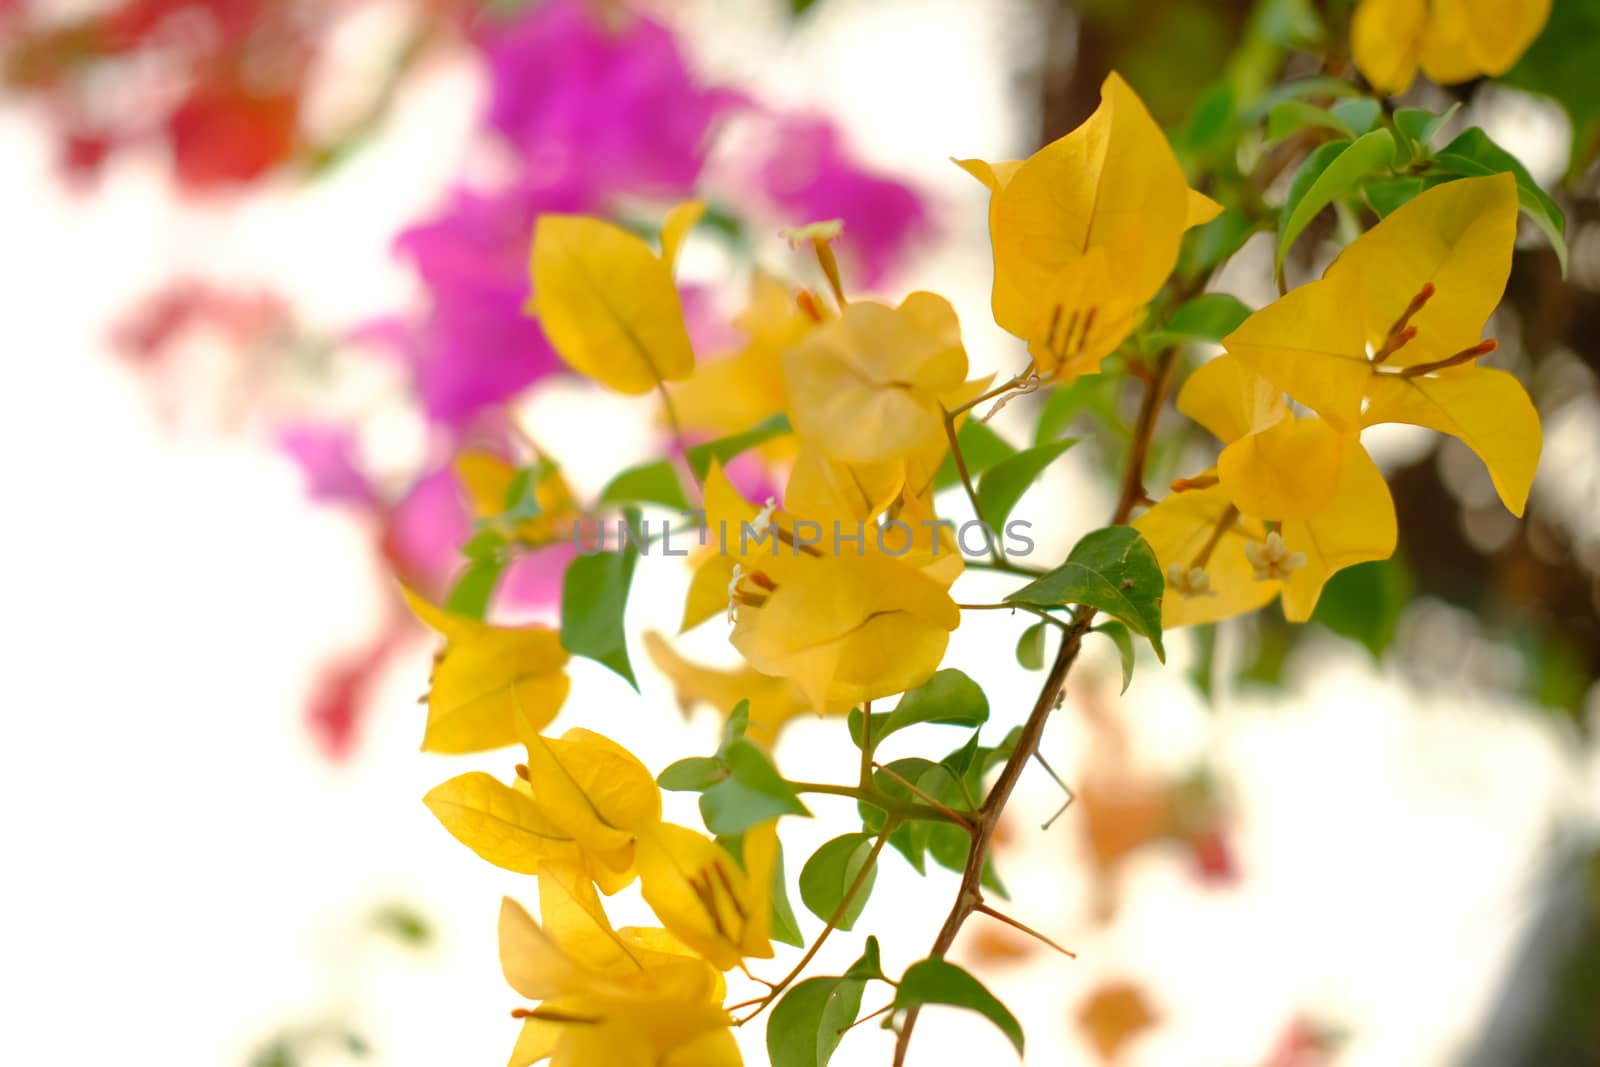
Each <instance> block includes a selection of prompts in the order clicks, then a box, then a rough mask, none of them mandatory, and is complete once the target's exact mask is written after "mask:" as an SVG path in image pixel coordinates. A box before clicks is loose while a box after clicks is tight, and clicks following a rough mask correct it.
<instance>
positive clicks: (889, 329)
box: [783, 292, 967, 464]
mask: <svg viewBox="0 0 1600 1067" xmlns="http://www.w3.org/2000/svg"><path fill="white" fill-rule="evenodd" d="M966 377H967V353H966V349H964V348H963V347H962V346H961V324H960V323H959V322H958V321H957V319H956V313H955V310H954V309H953V308H951V306H950V304H949V302H948V301H947V300H945V299H944V298H943V297H941V296H935V295H934V294H932V293H922V292H918V293H912V294H911V295H910V296H908V297H906V298H905V300H904V301H902V302H901V304H900V306H899V307H897V308H895V307H889V306H888V305H886V304H879V303H876V302H874V301H870V300H861V301H854V302H852V303H849V304H846V305H845V306H844V308H843V309H842V311H841V313H840V315H839V317H838V318H837V319H834V320H833V321H831V322H828V323H826V324H824V325H822V326H819V327H818V328H817V329H815V330H813V331H812V332H811V333H809V334H808V335H807V336H806V337H805V339H804V340H802V341H801V342H800V343H799V344H797V345H795V346H793V347H791V348H789V349H788V350H787V351H785V352H784V354H783V378H784V385H785V388H786V390H787V393H788V398H789V419H790V422H791V423H792V424H793V425H794V429H795V432H796V433H798V434H799V435H800V437H801V438H802V439H803V440H804V441H806V442H807V443H808V444H812V445H814V446H815V447H816V448H818V449H819V450H821V451H822V452H823V453H825V454H826V455H828V456H829V457H831V458H833V459H836V460H840V461H842V462H846V463H852V464H866V463H881V462H884V461H888V460H895V459H902V458H904V457H905V456H908V455H910V454H911V453H913V452H915V451H917V450H918V449H919V448H921V447H924V446H926V445H927V443H928V442H929V441H937V440H940V439H942V438H943V435H944V405H945V404H946V402H949V403H952V404H954V403H959V401H955V400H953V399H952V398H953V397H955V396H957V395H960V394H962V390H963V386H964V385H965V384H966Z"/></svg>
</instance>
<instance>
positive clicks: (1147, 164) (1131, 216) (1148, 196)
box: [957, 73, 1222, 378]
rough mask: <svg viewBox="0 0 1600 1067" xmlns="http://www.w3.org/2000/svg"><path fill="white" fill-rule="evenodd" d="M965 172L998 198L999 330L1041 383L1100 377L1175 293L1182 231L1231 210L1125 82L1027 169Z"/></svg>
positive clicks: (1112, 84) (1112, 86) (968, 164)
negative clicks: (1155, 301)
mask: <svg viewBox="0 0 1600 1067" xmlns="http://www.w3.org/2000/svg"><path fill="white" fill-rule="evenodd" d="M957 162H958V163H959V164H960V166H961V167H963V168H964V169H965V170H966V171H967V172H968V173H970V174H972V175H973V176H974V177H976V178H977V179H978V180H979V181H981V182H983V183H984V185H986V186H988V188H989V193H990V196H989V237H990V241H991V243H992V244H993V246H994V292H993V303H994V317H995V321H996V322H998V323H999V324H1000V326H1001V327H1002V328H1003V329H1005V330H1007V331H1009V332H1010V333H1013V334H1015V335H1016V336H1018V337H1020V338H1022V339H1023V340H1024V341H1027V342H1028V351H1029V354H1030V355H1032V356H1033V360H1034V366H1035V367H1036V368H1037V369H1038V371H1039V373H1040V374H1042V375H1051V374H1056V375H1059V376H1060V377H1062V378H1070V377H1074V376H1076V375H1079V374H1092V373H1094V372H1095V371H1096V370H1098V369H1099V366H1100V361H1101V360H1102V359H1103V358H1104V357H1105V356H1106V355H1108V354H1109V353H1110V352H1112V351H1113V350H1114V349H1115V348H1116V347H1117V346H1118V345H1119V344H1121V343H1122V341H1123V339H1124V338H1125V337H1127V336H1128V332H1129V331H1130V330H1132V329H1133V327H1134V326H1135V325H1136V324H1137V322H1138V317H1139V315H1140V313H1141V310H1142V309H1143V307H1144V305H1145V304H1147V303H1149V301H1150V299H1151V298H1152V297H1154V296H1155V295H1156V293H1157V292H1158V291H1159V290H1160V289H1161V287H1162V285H1164V284H1165V283H1166V280H1167V277H1168V276H1169V275H1170V274H1171V273H1172V269H1173V267H1174V266H1176V265H1177V262H1178V243H1179V239H1180V238H1181V237H1182V236H1183V231H1184V230H1186V229H1188V228H1189V227H1191V226H1197V225H1199V224H1200V223H1202V222H1206V221H1209V220H1210V219H1212V218H1215V217H1216V215H1217V214H1218V213H1219V212H1221V210H1222V208H1221V206H1220V205H1219V204H1217V203H1216V202H1214V201H1212V200H1211V199H1209V198H1208V197H1206V196H1203V195H1202V194H1200V193H1198V192H1195V191H1194V190H1192V189H1190V188H1189V185H1188V183H1187V182H1186V181H1185V180H1184V176H1183V171H1182V169H1181V168H1180V167H1179V166H1178V160H1177V157H1176V156H1174V155H1173V154H1172V148H1171V147H1170V146H1169V145H1168V144H1167V140H1166V137H1165V135H1164V134H1163V133H1162V132H1161V128H1160V127H1159V126H1157V125H1156V122H1155V120H1154V119H1153V118H1151V116H1150V112H1149V111H1148V110H1147V109H1146V108H1145V106H1144V102H1143V101H1142V100H1140V99H1139V96H1138V94H1137V93H1135V92H1134V91H1133V89H1132V88H1130V87H1129V85H1128V83H1127V82H1125V81H1123V79H1122V77H1121V76H1120V75H1118V74H1115V73H1112V74H1110V75H1108V76H1107V77H1106V80H1105V82H1104V83H1103V84H1102V85H1101V87H1100V106H1099V107H1098V108H1097V109H1096V110H1095V112H1094V114H1093V115H1091V116H1089V118H1088V120H1087V121H1085V122H1084V123H1083V125H1081V126H1079V127H1078V128H1077V129H1075V130H1073V131H1072V132H1071V133H1069V134H1067V135H1066V136H1065V137H1062V138H1060V139H1059V140H1057V141H1055V142H1053V143H1051V144H1049V145H1046V146H1045V147H1044V148H1042V149H1040V150H1039V151H1038V152H1036V153H1034V154H1033V155H1032V156H1031V157H1029V158H1028V159H1027V160H1026V161H1022V162H1016V161H1009V162H1004V163H985V162H983V161H982V160H958V161H957Z"/></svg>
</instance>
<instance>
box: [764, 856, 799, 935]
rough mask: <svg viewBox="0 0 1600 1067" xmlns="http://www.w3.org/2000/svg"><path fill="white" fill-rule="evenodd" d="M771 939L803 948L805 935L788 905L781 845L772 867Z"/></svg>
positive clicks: (791, 906)
mask: <svg viewBox="0 0 1600 1067" xmlns="http://www.w3.org/2000/svg"><path fill="white" fill-rule="evenodd" d="M771 932H772V939H773V940H774V941H781V942H783V943H784V944H785V945H793V946H794V947H795V948H804V947H805V944H806V937H805V934H803V933H801V931H800V923H799V922H798V921H797V920H796V919H795V917H794V906H793V905H792V904H790V903H789V881H788V879H787V878H786V877H785V876H784V873H783V845H782V843H781V842H780V843H779V845H778V862H777V863H775V864H773V867H772V931H771Z"/></svg>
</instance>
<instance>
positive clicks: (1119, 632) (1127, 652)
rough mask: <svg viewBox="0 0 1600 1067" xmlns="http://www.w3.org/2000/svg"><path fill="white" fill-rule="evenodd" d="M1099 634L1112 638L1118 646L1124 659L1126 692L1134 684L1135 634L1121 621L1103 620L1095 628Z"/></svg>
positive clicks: (1123, 668)
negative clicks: (1129, 631)
mask: <svg viewBox="0 0 1600 1067" xmlns="http://www.w3.org/2000/svg"><path fill="white" fill-rule="evenodd" d="M1094 632H1095V633H1097V634H1105V635H1106V636H1107V637H1109V638H1111V643H1112V644H1114V645H1116V646H1117V655H1118V656H1119V657H1121V659H1122V691H1123V692H1124V693H1126V692H1127V691H1128V686H1130V685H1132V684H1133V665H1134V662H1135V658H1136V657H1135V656H1134V652H1133V635H1132V634H1130V633H1128V628H1127V627H1126V626H1124V625H1122V623H1120V622H1103V623H1101V624H1100V625H1099V626H1096V627H1095V628H1094Z"/></svg>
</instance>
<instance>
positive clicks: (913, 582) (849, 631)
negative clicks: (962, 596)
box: [732, 530, 961, 710]
mask: <svg viewBox="0 0 1600 1067" xmlns="http://www.w3.org/2000/svg"><path fill="white" fill-rule="evenodd" d="M873 537H874V535H873V533H872V531H871V530H868V531H867V533H866V538H867V539H868V540H869V541H870V540H872V539H873ZM897 547H898V546H897ZM839 551H840V552H841V553H845V554H842V555H837V556H833V555H829V556H823V557H813V558H809V559H807V560H805V561H804V563H805V565H804V566H803V567H797V568H795V569H794V570H793V571H791V572H790V573H789V574H787V575H786V577H785V579H784V580H781V581H780V582H779V583H778V588H777V589H776V591H775V592H773V593H772V594H771V595H770V596H769V597H768V598H767V600H766V603H765V605H764V606H763V607H761V608H759V609H752V608H745V607H741V608H740V611H739V618H738V621H737V623H735V625H734V630H733V635H732V640H733V643H734V646H735V647H737V648H738V649H739V651H740V652H742V653H744V656H745V658H746V659H747V660H748V661H749V662H750V664H751V666H753V667H755V668H756V669H757V670H759V671H761V672H763V673H765V674H770V675H775V676H779V677H785V678H788V679H790V680H791V681H793V682H794V683H795V685H797V686H799V688H800V689H801V691H802V692H804V693H805V695H806V698H807V699H808V700H809V701H810V702H811V704H812V706H813V707H815V708H817V709H819V710H835V709H837V708H839V707H840V706H841V705H842V706H843V707H849V706H851V705H852V704H855V703H858V702H860V701H862V700H870V699H875V698H877V697H882V696H889V695H890V694H893V693H899V692H903V691H905V690H906V689H910V688H913V687H915V686H917V685H920V684H921V683H922V682H924V681H926V680H927V679H928V678H929V677H931V676H932V675H933V672H934V671H935V670H937V669H938V666H939V661H940V660H941V659H942V658H943V656H944V651H945V647H946V645H947V644H948V642H949V635H950V631H952V630H954V629H955V628H956V627H957V626H958V625H960V622H961V613H960V611H959V609H957V608H956V606H955V602H954V601H953V600H952V599H951V598H950V595H949V593H948V592H947V591H946V589H945V586H944V585H942V584H940V582H939V581H937V580H935V578H933V577H931V576H930V575H929V574H928V573H927V572H925V571H924V570H922V569H920V568H918V567H916V566H912V565H908V564H907V563H906V562H905V561H903V560H900V559H897V558H893V557H886V556H882V555H878V554H875V553H869V554H866V555H863V556H856V555H854V554H851V552H852V549H851V547H850V546H848V545H845V546H843V547H841V548H840V550H839Z"/></svg>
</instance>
